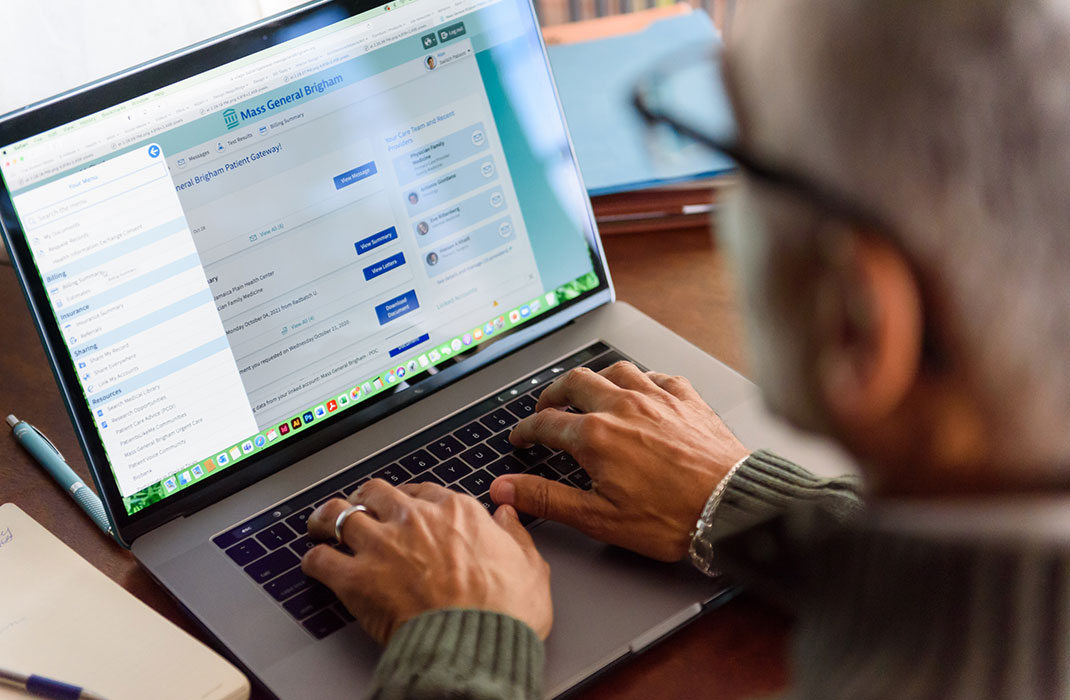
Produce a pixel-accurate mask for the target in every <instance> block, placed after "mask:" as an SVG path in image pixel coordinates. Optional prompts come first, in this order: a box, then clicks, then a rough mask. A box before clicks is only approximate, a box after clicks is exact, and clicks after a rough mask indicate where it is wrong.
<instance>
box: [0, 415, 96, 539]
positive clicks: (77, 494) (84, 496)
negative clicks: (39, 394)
mask: <svg viewBox="0 0 1070 700" xmlns="http://www.w3.org/2000/svg"><path fill="white" fill-rule="evenodd" d="M7 424H8V425H10V426H11V431H12V432H13V433H15V439H16V440H18V441H19V444H21V445H22V446H23V447H24V448H26V451H27V452H29V453H30V454H31V455H33V458H34V459H36V460H37V463H38V464H40V465H41V466H42V467H44V469H45V471H46V472H48V473H49V474H51V475H52V478H53V479H55V480H56V483H58V484H59V485H60V486H62V487H63V488H64V489H66V491H67V493H69V494H70V495H71V498H73V499H74V500H75V501H76V502H77V503H78V505H80V506H81V507H82V510H84V511H85V512H86V515H88V516H89V517H90V518H92V519H93V522H94V523H96V524H97V527H99V528H100V529H101V530H103V531H104V532H106V533H107V534H108V535H109V536H111V537H114V536H115V534H114V533H113V532H112V529H111V525H110V524H109V523H108V515H107V513H105V512H104V504H103V503H101V502H100V498H99V497H98V496H97V494H95V493H93V489H91V488H89V487H88V486H86V485H85V483H84V482H83V481H82V480H81V479H80V478H78V475H77V474H75V473H74V470H73V469H71V468H70V467H69V466H68V465H67V463H66V462H65V461H64V460H63V455H61V454H60V453H59V450H57V449H56V446H55V445H53V444H52V442H51V441H50V440H49V439H48V438H46V437H45V436H44V434H43V433H42V432H41V431H40V430H38V429H37V428H35V427H33V426H32V425H30V424H29V423H27V422H26V421H24V420H22V421H20V420H19V419H18V418H16V417H15V416H8V417H7Z"/></svg>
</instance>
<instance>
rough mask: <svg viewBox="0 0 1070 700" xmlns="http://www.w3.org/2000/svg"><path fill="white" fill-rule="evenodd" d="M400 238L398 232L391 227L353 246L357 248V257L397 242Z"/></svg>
mask: <svg viewBox="0 0 1070 700" xmlns="http://www.w3.org/2000/svg"><path fill="white" fill-rule="evenodd" d="M397 238H398V230H397V229H396V228H394V227H393V226H391V227H390V228H384V229H383V230H382V231H380V232H379V233H374V234H372V235H370V236H368V237H367V238H363V239H361V240H359V241H357V242H356V243H354V244H353V245H355V246H356V247H357V255H364V254H365V253H367V252H368V251H369V250H374V249H376V248H378V247H379V246H381V245H386V244H387V243H389V242H390V241H396V240H397Z"/></svg>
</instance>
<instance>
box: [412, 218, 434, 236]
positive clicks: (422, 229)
mask: <svg viewBox="0 0 1070 700" xmlns="http://www.w3.org/2000/svg"><path fill="white" fill-rule="evenodd" d="M430 230H431V227H430V226H428V225H427V222H426V221H421V222H420V223H418V224H416V233H418V234H420V235H421V236H426V235H427V232H428V231H430Z"/></svg>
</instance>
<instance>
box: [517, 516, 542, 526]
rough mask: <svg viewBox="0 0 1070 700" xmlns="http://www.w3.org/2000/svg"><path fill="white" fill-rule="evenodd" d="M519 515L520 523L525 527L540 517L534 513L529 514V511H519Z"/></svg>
mask: <svg viewBox="0 0 1070 700" xmlns="http://www.w3.org/2000/svg"><path fill="white" fill-rule="evenodd" d="M517 516H518V519H519V520H520V524H521V525H523V526H524V527H527V526H528V525H531V524H532V523H533V522H535V521H536V520H538V518H536V517H535V516H534V515H529V514H527V513H517Z"/></svg>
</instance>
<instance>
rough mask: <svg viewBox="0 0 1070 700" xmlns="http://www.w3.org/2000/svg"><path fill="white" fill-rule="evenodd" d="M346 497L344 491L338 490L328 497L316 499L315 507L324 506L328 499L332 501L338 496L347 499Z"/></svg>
mask: <svg viewBox="0 0 1070 700" xmlns="http://www.w3.org/2000/svg"><path fill="white" fill-rule="evenodd" d="M345 497H346V496H345V494H344V493H342V492H341V491H336V492H334V493H332V494H331V495H330V496H327V498H321V499H320V500H318V501H316V504H315V505H314V506H313V508H319V507H320V506H322V505H323V504H324V503H326V502H327V501H332V500H334V499H336V498H341V499H342V500H345Z"/></svg>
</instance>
